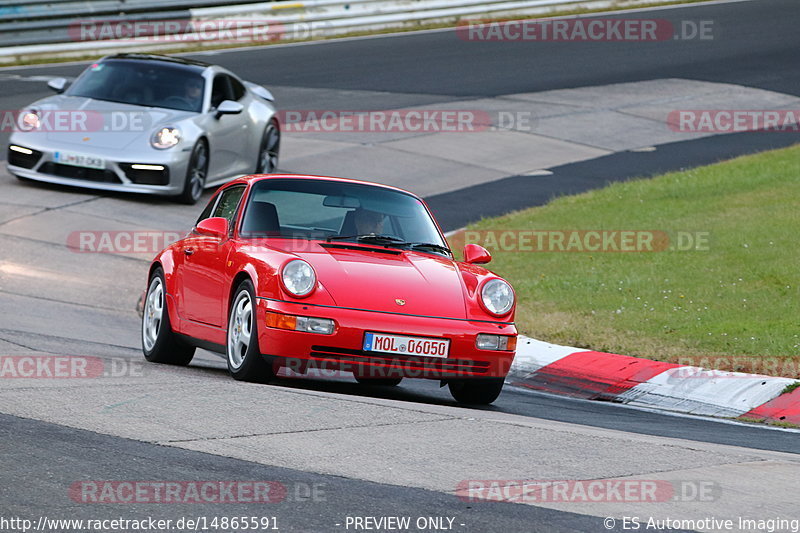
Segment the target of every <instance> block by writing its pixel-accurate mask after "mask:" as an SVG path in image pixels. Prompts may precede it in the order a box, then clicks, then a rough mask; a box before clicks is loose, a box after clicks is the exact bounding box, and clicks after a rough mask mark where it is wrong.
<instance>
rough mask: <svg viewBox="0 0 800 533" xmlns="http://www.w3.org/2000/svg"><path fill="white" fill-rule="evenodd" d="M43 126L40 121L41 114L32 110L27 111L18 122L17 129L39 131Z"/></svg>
mask: <svg viewBox="0 0 800 533" xmlns="http://www.w3.org/2000/svg"><path fill="white" fill-rule="evenodd" d="M41 125H42V122H41V120H40V119H39V113H37V112H36V111H32V110H31V111H25V112H24V113H22V114H21V115H20V116H19V118H18V120H17V127H19V129H21V130H22V131H32V130H38V129H39V127H40V126H41Z"/></svg>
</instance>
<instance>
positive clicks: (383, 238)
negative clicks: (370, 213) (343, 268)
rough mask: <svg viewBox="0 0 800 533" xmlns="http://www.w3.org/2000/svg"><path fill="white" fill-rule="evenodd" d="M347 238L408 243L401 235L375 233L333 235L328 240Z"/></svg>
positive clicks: (388, 242) (359, 240) (381, 242)
mask: <svg viewBox="0 0 800 533" xmlns="http://www.w3.org/2000/svg"><path fill="white" fill-rule="evenodd" d="M347 239H355V240H357V241H358V242H366V243H375V244H406V241H405V240H403V239H401V238H399V237H394V236H393V235H380V234H378V235H376V234H375V233H362V234H360V235H331V236H330V237H328V238H327V239H326V240H327V241H328V242H331V241H341V240H347Z"/></svg>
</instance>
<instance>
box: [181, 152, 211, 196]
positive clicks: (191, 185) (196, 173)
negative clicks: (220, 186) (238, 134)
mask: <svg viewBox="0 0 800 533" xmlns="http://www.w3.org/2000/svg"><path fill="white" fill-rule="evenodd" d="M207 175H208V145H207V144H206V142H205V141H204V140H203V139H200V140H199V141H197V143H196V144H195V145H194V148H192V155H191V156H189V166H188V167H187V169H186V181H185V182H184V184H183V192H181V194H180V196H178V201H179V202H180V203H182V204H189V205H194V204H196V203H197V201H198V200H199V199H200V197H201V196H202V195H203V189H205V187H206V176H207Z"/></svg>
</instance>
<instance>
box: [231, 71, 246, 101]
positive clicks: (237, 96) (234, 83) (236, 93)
mask: <svg viewBox="0 0 800 533" xmlns="http://www.w3.org/2000/svg"><path fill="white" fill-rule="evenodd" d="M230 80H231V90H232V92H233V95H232V96H233V98H231V99H232V100H236V101H237V102H238V101H239V100H241V99H242V97H243V96H244V93H245V88H244V85H242V82H240V81H239V80H237V79H236V78H234V77H232V76H231V77H230Z"/></svg>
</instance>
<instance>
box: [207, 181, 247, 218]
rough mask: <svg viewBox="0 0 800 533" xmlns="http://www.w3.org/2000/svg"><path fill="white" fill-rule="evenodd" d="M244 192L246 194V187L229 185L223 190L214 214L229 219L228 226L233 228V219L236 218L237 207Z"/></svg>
mask: <svg viewBox="0 0 800 533" xmlns="http://www.w3.org/2000/svg"><path fill="white" fill-rule="evenodd" d="M242 194H244V187H229V188H227V189H225V190H224V191H222V194H220V197H219V202H217V207H215V208H214V211H213V213H214V214H213V215H212V216H215V217H222V218H225V219H227V220H228V226H229V227H230V228H233V221H234V220H235V219H236V208H237V207H238V206H239V200H241V199H242Z"/></svg>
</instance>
